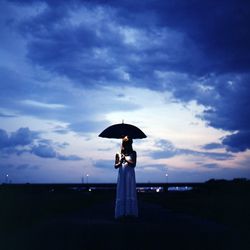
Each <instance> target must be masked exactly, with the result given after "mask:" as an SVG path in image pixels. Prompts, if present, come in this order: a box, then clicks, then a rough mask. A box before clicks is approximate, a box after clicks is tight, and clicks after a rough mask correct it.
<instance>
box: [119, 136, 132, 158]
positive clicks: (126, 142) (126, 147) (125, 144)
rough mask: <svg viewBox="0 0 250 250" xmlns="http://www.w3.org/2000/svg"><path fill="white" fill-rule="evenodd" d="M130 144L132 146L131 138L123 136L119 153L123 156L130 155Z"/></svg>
mask: <svg viewBox="0 0 250 250" xmlns="http://www.w3.org/2000/svg"><path fill="white" fill-rule="evenodd" d="M132 144H133V139H132V138H131V137H129V136H125V137H124V138H123V139H122V148H121V153H122V154H125V155H126V154H129V153H132V152H133V147H132Z"/></svg>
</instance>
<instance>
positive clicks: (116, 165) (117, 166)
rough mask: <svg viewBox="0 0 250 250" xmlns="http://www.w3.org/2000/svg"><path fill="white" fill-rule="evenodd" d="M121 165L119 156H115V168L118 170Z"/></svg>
mask: <svg viewBox="0 0 250 250" xmlns="http://www.w3.org/2000/svg"><path fill="white" fill-rule="evenodd" d="M121 165H122V163H121V160H120V156H119V154H116V155H115V165H114V167H115V168H119V167H120V166H121Z"/></svg>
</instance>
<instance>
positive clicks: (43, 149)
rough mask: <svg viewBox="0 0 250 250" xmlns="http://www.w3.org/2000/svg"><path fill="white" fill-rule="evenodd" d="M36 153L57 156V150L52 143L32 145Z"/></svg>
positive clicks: (46, 156) (43, 155) (50, 156)
mask: <svg viewBox="0 0 250 250" xmlns="http://www.w3.org/2000/svg"><path fill="white" fill-rule="evenodd" d="M31 153H33V154H34V155H37V156H39V157H42V158H56V155H57V154H56V151H55V150H54V149H53V148H52V147H51V146H50V145H36V146H33V147H32V151H31Z"/></svg>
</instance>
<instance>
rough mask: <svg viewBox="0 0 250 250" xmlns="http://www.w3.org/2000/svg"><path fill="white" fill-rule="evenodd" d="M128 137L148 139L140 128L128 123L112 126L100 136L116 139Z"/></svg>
mask: <svg viewBox="0 0 250 250" xmlns="http://www.w3.org/2000/svg"><path fill="white" fill-rule="evenodd" d="M126 135H127V136H130V137H131V138H132V139H143V138H146V137H147V136H146V135H145V134H144V133H143V132H142V131H141V130H140V129H139V128H137V127H136V126H134V125H131V124H126V123H118V124H114V125H111V126H109V127H108V128H106V129H105V130H103V131H102V132H101V134H99V136H100V137H104V138H115V139H122V138H124V136H126Z"/></svg>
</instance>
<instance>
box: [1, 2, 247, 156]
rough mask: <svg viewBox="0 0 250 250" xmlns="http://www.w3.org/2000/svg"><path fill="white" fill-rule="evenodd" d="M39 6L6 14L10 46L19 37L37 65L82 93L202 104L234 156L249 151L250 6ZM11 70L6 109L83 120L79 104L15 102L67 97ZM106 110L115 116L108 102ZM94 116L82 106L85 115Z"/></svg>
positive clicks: (79, 128) (15, 5)
mask: <svg viewBox="0 0 250 250" xmlns="http://www.w3.org/2000/svg"><path fill="white" fill-rule="evenodd" d="M42 3H43V7H41V2H39V3H37V1H26V2H25V3H24V2H23V1H22V2H20V1H12V2H11V3H8V2H5V5H6V7H5V9H4V10H3V11H2V12H3V13H4V14H3V16H2V17H1V21H2V22H1V30H2V31H3V37H4V39H5V40H4V45H5V47H6V46H7V45H8V44H9V43H11V42H12V43H13V41H16V40H15V39H12V38H13V37H11V35H9V34H10V31H11V34H13V33H15V34H18V36H19V37H20V38H21V39H22V42H23V43H24V44H25V52H26V57H27V58H28V60H29V62H30V63H31V64H32V65H34V66H38V67H41V68H42V69H45V70H46V71H47V72H50V74H52V75H57V76H64V77H66V78H69V79H71V80H73V82H74V83H75V84H76V85H77V86H83V87H84V88H98V87H100V86H103V85H109V86H113V87H114V86H115V87H117V86H118V87H120V86H121V85H129V86H139V87H143V88H150V89H154V90H157V91H162V90H168V91H170V92H172V94H173V97H174V98H175V99H176V100H178V101H180V102H189V101H191V100H195V101H196V102H197V103H198V104H201V105H203V106H204V107H205V108H206V110H205V111H204V113H203V114H202V116H201V117H200V118H202V119H204V120H205V121H206V122H207V124H208V125H209V126H212V127H214V128H217V129H223V130H226V131H230V132H232V135H231V136H230V135H229V136H227V137H226V138H224V139H222V143H223V145H225V146H226V147H227V149H228V150H229V151H232V152H239V151H245V150H247V149H249V148H250V143H249V140H246V139H244V137H246V138H249V131H250V127H249V120H250V117H249V116H250V115H249V114H250V113H249V112H248V110H249V107H250V101H249V100H250V89H249V80H250V77H249V66H250V64H249V57H250V46H249V44H250V33H249V32H248V30H249V27H248V26H249V23H250V15H249V11H248V10H249V8H250V3H249V2H248V1H244V0H240V1H235V0H229V1H226V0H222V1H220V2H218V1H214V0H212V1H202V2H201V1H198V0H197V1H196V0H195V1H188V0H184V1H183V0H182V1H153V0H148V1H141V2H140V3H139V2H138V3H136V5H135V3H134V1H131V0H126V1H125V0H124V1H119V2H117V1H91V2H89V1H76V0H74V1H61V2H60V6H59V5H58V4H56V1H42ZM30 4H32V5H30ZM2 6H3V5H2ZM27 6H28V7H30V6H32V7H33V8H30V9H29V11H30V12H32V10H31V9H33V12H32V14H30V13H29V15H25V11H26V12H27V13H28V12H29V11H28V10H27V9H25V7H27ZM3 7H4V6H3ZM19 8H22V14H20V11H19V12H18V10H19ZM18 13H19V14H18ZM13 47H14V46H12V48H13ZM6 48H8V47H6ZM14 72H15V70H7V69H6V68H4V69H3V68H0V73H1V77H2V79H3V83H4V84H1V87H0V95H1V105H2V107H3V108H10V107H12V108H13V109H15V110H19V112H20V113H25V114H27V113H28V114H32V115H36V116H40V117H43V118H45V117H46V118H50V119H52V118H53V119H55V118H57V119H59V120H61V121H66V122H69V120H70V117H69V115H68V114H69V113H70V114H71V116H72V117H73V114H74V117H76V116H77V115H79V114H80V112H81V109H80V108H79V109H77V110H74V107H73V106H74V105H73V104H75V103H70V102H68V103H66V104H70V105H69V107H68V109H67V112H65V109H61V110H60V109H59V110H58V109H48V108H45V107H41V106H40V107H38V106H34V105H33V106H32V105H30V103H29V105H27V103H20V102H18V101H16V100H19V99H20V97H19V96H21V97H22V98H23V99H32V98H30V97H33V99H36V100H39V101H40V102H41V103H54V102H53V100H55V99H56V100H60V101H62V100H63V99H64V100H65V96H64V95H62V94H61V93H60V91H57V92H55V93H54V95H51V94H48V92H49V90H45V89H43V88H42V87H41V86H35V85H34V84H33V82H32V81H31V79H25V80H23V79H19V75H18V73H14ZM44 82H45V81H44ZM13 89H15V91H13ZM41 93H43V94H44V95H47V94H48V95H47V96H48V99H49V100H48V99H46V100H41V99H40V96H41ZM24 97H25V98H24ZM118 97H122V96H121V95H119V96H118ZM12 99H13V100H14V101H13V102H12ZM65 102H66V100H65ZM65 102H64V103H65ZM66 106H67V105H66ZM75 106H76V105H75ZM90 106H91V105H90ZM123 106H124V107H125V109H128V108H134V109H136V107H127V106H126V105H119V106H118V108H116V105H113V106H112V109H113V110H114V109H124V107H123ZM102 108H103V110H109V109H110V108H111V105H110V104H108V105H107V106H105V107H102ZM137 108H138V107H137ZM97 110H98V108H95V109H94V111H95V112H97ZM94 111H93V109H91V108H90V107H89V106H88V107H85V115H86V116H87V115H90V116H91V113H93V112H94ZM98 112H100V111H98ZM98 112H97V113H98ZM90 120H91V119H90ZM91 123H92V124H91ZM69 129H71V130H73V131H76V132H86V131H87V132H88V131H89V132H90V131H91V132H92V131H94V130H96V131H97V130H99V129H100V127H99V126H98V124H94V123H93V122H90V123H89V122H88V121H86V123H82V122H81V121H79V120H78V119H74V121H71V125H69ZM57 132H58V133H61V134H62V133H66V132H67V130H63V129H61V130H57ZM2 136H4V135H2ZM2 140H4V139H3V138H2ZM2 143H3V142H2ZM164 152H165V153H163V152H158V153H157V154H158V156H157V155H155V157H156V156H157V157H160V155H161V156H163V155H165V157H171V156H172V155H175V154H176V153H177V152H176V151H174V150H170V149H165V151H164ZM178 153H180V151H179V152H178ZM182 153H184V151H182ZM186 153H188V152H187V151H186ZM189 153H191V152H189ZM210 156H211V157H212V155H210ZM214 156H215V155H214Z"/></svg>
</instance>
